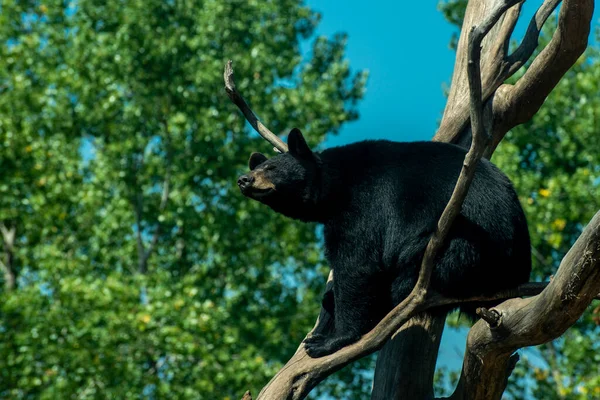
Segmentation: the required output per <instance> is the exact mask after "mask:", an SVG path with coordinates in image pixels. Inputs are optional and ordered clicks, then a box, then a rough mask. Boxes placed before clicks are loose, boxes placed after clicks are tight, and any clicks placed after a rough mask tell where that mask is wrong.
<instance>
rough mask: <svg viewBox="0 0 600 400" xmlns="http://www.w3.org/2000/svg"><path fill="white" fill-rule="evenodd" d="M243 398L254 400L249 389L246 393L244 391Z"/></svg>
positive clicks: (244, 399) (243, 399)
mask: <svg viewBox="0 0 600 400" xmlns="http://www.w3.org/2000/svg"><path fill="white" fill-rule="evenodd" d="M242 400H252V394H250V391H249V390H247V391H246V393H244V397H242Z"/></svg>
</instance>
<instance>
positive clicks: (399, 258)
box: [238, 129, 531, 357]
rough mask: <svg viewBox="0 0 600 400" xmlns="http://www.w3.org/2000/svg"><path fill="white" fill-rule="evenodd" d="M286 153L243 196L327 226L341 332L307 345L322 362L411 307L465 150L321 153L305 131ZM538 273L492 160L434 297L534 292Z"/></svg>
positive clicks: (373, 148)
mask: <svg viewBox="0 0 600 400" xmlns="http://www.w3.org/2000/svg"><path fill="white" fill-rule="evenodd" d="M288 146H289V152H288V153H284V154H280V155H277V156H275V157H273V158H270V159H267V158H266V157H265V156H264V155H262V154H260V153H253V154H252V156H251V157H250V162H249V164H250V170H251V172H250V173H248V174H246V175H243V176H241V177H240V178H239V179H238V186H239V187H240V189H241V191H242V193H243V194H244V195H245V196H248V197H250V198H252V199H255V200H258V201H260V202H261V203H264V204H266V205H267V206H269V207H271V208H272V209H273V210H275V211H277V212H279V213H281V214H284V215H286V216H288V217H291V218H295V219H299V220H301V221H313V222H319V223H321V224H323V225H324V238H325V255H326V257H327V260H328V262H329V263H330V266H331V268H333V271H334V280H333V282H334V283H333V304H331V297H332V296H331V293H330V292H329V293H326V295H325V297H324V301H323V306H324V308H325V309H326V310H327V311H328V312H330V313H333V316H332V317H333V320H334V328H333V330H332V331H330V332H328V333H327V334H315V335H313V336H310V337H308V338H307V339H306V340H305V348H306V351H307V352H308V354H309V355H310V356H311V357H320V356H323V355H327V354H330V353H333V352H335V351H337V350H338V349H340V348H342V347H344V346H346V345H348V344H351V343H353V342H355V341H357V340H358V339H359V338H360V337H361V335H363V334H364V333H366V332H368V331H369V330H370V329H371V328H373V327H374V326H375V325H376V324H377V322H378V321H379V320H381V318H383V317H384V316H385V314H386V313H387V312H389V311H390V310H391V309H392V308H393V307H394V306H395V305H397V304H399V303H400V302H401V301H402V300H403V299H404V298H406V296H408V294H409V293H410V291H411V290H412V288H413V287H414V285H415V283H416V281H417V277H418V272H419V268H420V265H421V259H422V257H423V254H424V252H425V247H426V246H427V243H428V241H429V238H430V236H431V235H432V234H433V232H434V230H435V228H436V224H437V221H438V219H439V217H440V215H441V214H442V211H443V210H444V207H445V206H446V203H447V202H448V200H449V199H450V196H451V194H452V191H453V189H454V185H455V184H456V181H457V179H458V176H459V173H460V170H461V167H462V163H463V160H464V157H465V154H466V151H465V149H463V148H462V147H459V146H455V145H452V144H446V143H435V142H413V143H397V142H391V141H385V140H373V141H364V142H359V143H354V144H349V145H346V146H341V147H334V148H331V149H328V150H325V151H323V152H320V153H314V152H312V151H311V149H310V148H309V147H308V145H307V144H306V141H305V140H304V138H303V136H302V133H301V132H300V131H299V130H298V129H293V130H292V131H291V132H290V134H289V136H288ZM530 270H531V249H530V242H529V232H528V229H527V222H526V220H525V216H524V214H523V210H522V208H521V205H520V204H519V200H518V198H517V195H516V193H515V190H514V189H513V186H512V184H511V182H510V181H509V179H508V178H507V177H506V176H505V175H504V174H503V173H502V172H500V170H498V169H497V168H496V167H495V166H494V165H492V163H490V162H489V161H487V160H482V161H480V162H479V163H478V165H477V167H476V172H475V177H474V179H473V183H472V184H471V187H470V189H469V192H468V195H467V197H466V199H465V202H464V205H463V207H462V211H461V214H460V215H459V217H458V218H457V219H456V220H455V222H454V225H453V226H452V228H451V231H450V233H449V236H448V238H447V239H446V244H445V247H444V249H443V250H442V252H441V253H440V256H439V257H438V259H437V260H436V265H435V269H434V272H433V275H432V280H431V287H432V289H433V290H435V291H437V292H439V293H441V294H443V295H446V296H449V297H453V298H466V297H470V296H475V295H481V294H491V293H494V292H497V291H500V290H503V289H509V288H512V287H515V286H517V285H518V284H521V283H524V282H527V281H528V279H529V273H530ZM471 310H472V309H471ZM447 311H448V310H445V311H444V312H447ZM467 311H468V310H467ZM317 331H318V330H317Z"/></svg>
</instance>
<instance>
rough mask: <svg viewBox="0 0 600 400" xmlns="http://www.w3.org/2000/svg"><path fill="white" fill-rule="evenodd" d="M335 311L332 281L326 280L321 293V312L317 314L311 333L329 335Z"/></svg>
mask: <svg viewBox="0 0 600 400" xmlns="http://www.w3.org/2000/svg"><path fill="white" fill-rule="evenodd" d="M334 313H335V300H334V298H333V281H329V282H327V287H326V288H325V294H323V301H322V303H321V313H320V314H319V320H318V323H317V326H315V328H314V329H313V331H312V335H313V336H315V335H329V334H332V333H333V330H334V315H335V314H334Z"/></svg>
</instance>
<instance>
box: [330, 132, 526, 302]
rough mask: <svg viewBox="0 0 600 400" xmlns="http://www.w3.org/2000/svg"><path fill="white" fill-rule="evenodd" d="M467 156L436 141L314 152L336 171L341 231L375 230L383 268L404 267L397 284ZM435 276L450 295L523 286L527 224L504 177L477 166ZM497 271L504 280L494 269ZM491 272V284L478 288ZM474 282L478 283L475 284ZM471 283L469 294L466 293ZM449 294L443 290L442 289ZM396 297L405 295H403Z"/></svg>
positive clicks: (417, 255) (416, 258)
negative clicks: (341, 217) (474, 286)
mask: <svg viewBox="0 0 600 400" xmlns="http://www.w3.org/2000/svg"><path fill="white" fill-rule="evenodd" d="M465 155H466V150H465V149H463V148H461V147H459V146H455V145H451V144H446V143H436V142H410V143H401V142H390V141H385V140H377V141H364V142H358V143H354V144H350V145H347V146H341V147H337V148H332V149H329V150H326V151H324V152H323V153H321V158H322V159H323V162H324V164H325V165H328V166H330V167H333V168H335V169H336V170H337V171H338V174H337V175H336V178H335V179H337V180H339V181H340V182H337V183H336V187H338V188H339V190H338V194H337V195H338V196H339V198H338V199H337V203H338V204H339V206H340V209H344V210H345V211H346V212H344V213H343V215H345V216H346V217H344V218H343V219H341V220H338V222H336V223H338V224H342V225H343V226H344V230H346V231H348V232H351V231H352V230H353V229H354V228H357V225H360V229H357V231H363V232H364V231H366V230H367V231H370V232H377V234H375V235H371V237H372V238H374V239H373V240H380V242H377V243H370V244H367V243H364V245H363V246H361V247H363V248H365V249H369V248H372V249H381V258H382V260H383V261H382V263H383V264H391V265H384V267H385V268H393V267H394V266H395V265H396V264H399V265H408V264H411V265H412V267H411V269H410V270H407V271H404V272H406V273H407V274H409V275H411V276H410V277H409V276H407V275H406V274H404V273H401V274H400V276H399V277H398V281H399V282H402V284H403V285H407V286H406V287H407V288H409V287H412V285H414V282H413V280H414V279H413V278H414V277H415V276H416V272H417V270H416V269H415V268H416V264H419V263H420V260H421V258H422V254H423V252H424V249H425V246H426V244H427V242H428V240H429V237H430V235H431V233H433V231H434V230H435V227H436V224H437V221H438V219H439V217H440V216H441V214H442V212H443V210H444V207H445V206H446V204H447V203H448V200H449V199H450V197H451V195H452V191H453V189H454V186H455V184H456V181H457V180H458V176H459V174H460V171H461V168H462V164H463V161H464V157H465ZM450 236H451V237H450V239H449V242H448V245H447V248H448V249H449V250H448V251H447V252H446V253H445V254H444V255H443V256H442V259H441V260H440V264H442V265H440V266H439V267H438V268H437V271H436V274H434V278H433V279H434V284H435V282H438V283H437V284H436V285H435V286H437V289H438V290H440V291H442V292H446V293H447V294H449V295H455V294H460V293H457V291H462V293H468V292H471V293H473V294H474V293H478V292H481V293H486V292H492V291H495V290H500V289H503V288H507V287H511V286H514V285H515V284H517V283H522V282H525V281H527V280H528V278H529V273H530V269H531V265H530V263H531V261H530V243H529V234H528V231H527V223H526V220H525V217H524V214H523V210H522V208H521V205H520V203H519V201H518V198H517V195H516V192H515V191H514V188H513V187H512V184H511V183H510V181H509V179H508V178H507V177H506V176H505V175H504V174H503V173H502V172H501V171H500V170H499V169H498V168H496V167H495V166H494V165H493V164H492V163H491V162H489V161H487V160H482V161H480V162H479V163H478V165H477V169H476V173H475V178H474V180H473V182H472V184H471V187H470V188H469V192H468V195H467V198H466V199H465V202H464V205H463V208H462V210H461V215H460V216H459V218H457V221H455V224H454V226H453V230H452V233H451V235H450ZM498 270H502V271H503V274H502V275H503V276H500V275H499V274H498V273H497V271H498ZM490 271H494V273H493V275H494V276H490V278H492V280H491V281H490V282H488V283H482V280H484V279H485V276H486V274H488V273H490ZM476 282H477V283H476ZM475 284H476V285H477V288H479V289H481V290H476V288H472V286H473V285H475ZM447 289H450V290H447ZM400 292H405V290H404V289H402V290H400Z"/></svg>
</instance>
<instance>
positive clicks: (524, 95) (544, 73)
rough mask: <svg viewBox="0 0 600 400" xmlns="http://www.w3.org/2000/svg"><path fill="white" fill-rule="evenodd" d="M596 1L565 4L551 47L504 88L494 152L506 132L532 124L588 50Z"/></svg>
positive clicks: (497, 106)
mask: <svg viewBox="0 0 600 400" xmlns="http://www.w3.org/2000/svg"><path fill="white" fill-rule="evenodd" d="M593 12H594V1H593V0H564V1H563V4H562V7H561V9H560V13H559V16H558V28H557V29H556V31H555V32H554V34H553V35H552V39H551V40H550V43H548V45H547V46H546V47H545V48H544V49H543V50H542V51H541V52H540V54H539V55H538V56H537V57H536V59H535V60H534V61H533V63H532V64H531V66H530V67H529V68H528V69H527V71H526V72H525V74H524V75H523V76H522V77H521V79H519V80H518V81H517V83H516V84H515V85H508V84H504V85H502V86H500V87H499V88H498V90H497V93H496V95H495V96H494V99H493V110H494V118H495V119H496V120H497V122H498V123H497V124H495V126H494V131H493V139H492V148H495V147H496V146H497V144H498V143H500V140H502V138H503V137H504V135H505V134H506V132H508V131H509V130H510V129H511V128H513V127H515V126H517V125H519V124H522V123H523V122H526V121H528V120H529V119H531V117H533V115H534V114H535V113H536V112H537V111H538V110H539V108H540V107H541V106H542V104H543V103H544V100H545V99H546V97H547V96H548V95H549V94H550V92H551V91H552V90H553V89H554V87H555V86H556V85H557V84H558V82H559V81H560V79H561V78H562V76H563V75H564V74H565V73H566V72H567V71H568V70H569V68H571V66H572V65H573V64H575V62H576V61H577V59H578V58H579V56H580V55H581V54H582V53H583V52H584V50H585V48H586V47H587V42H588V36H589V33H590V21H591V18H592V15H593Z"/></svg>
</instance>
